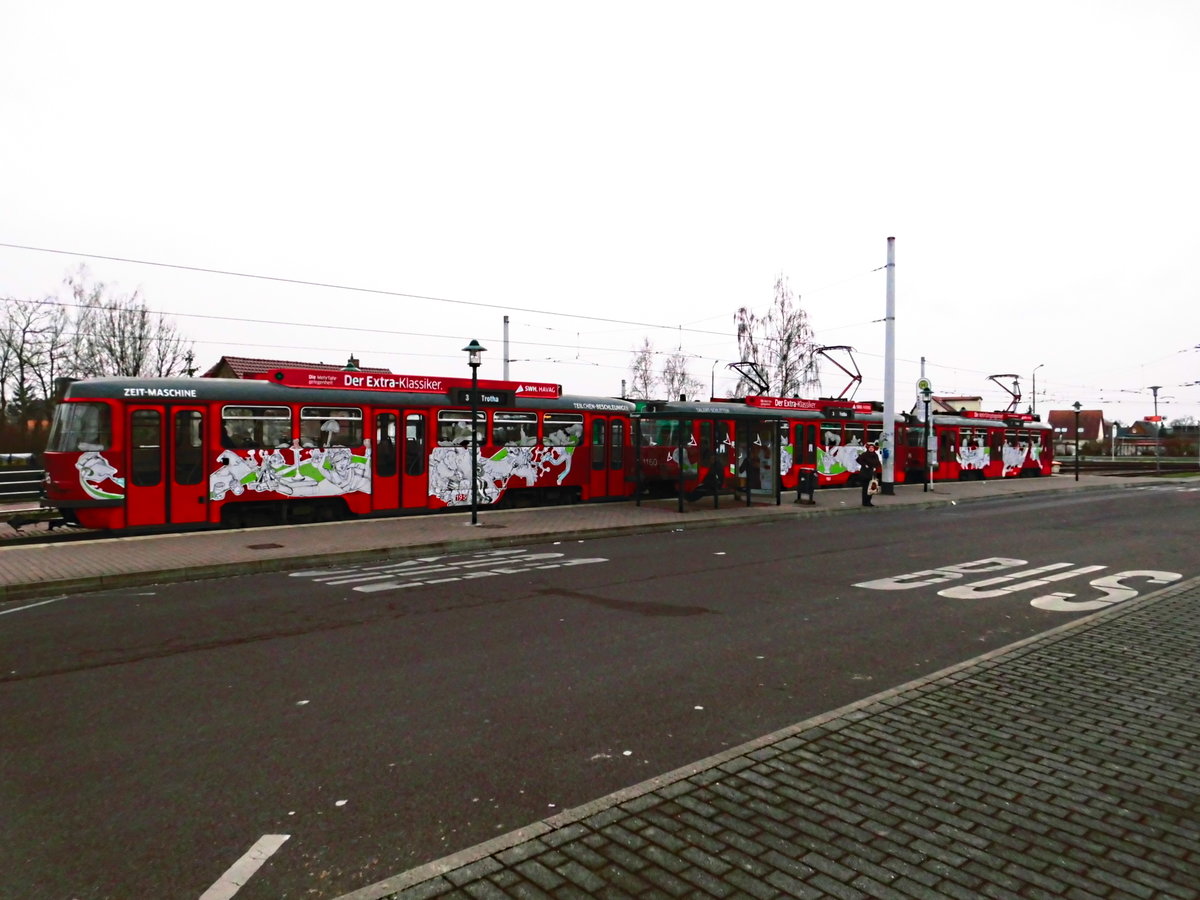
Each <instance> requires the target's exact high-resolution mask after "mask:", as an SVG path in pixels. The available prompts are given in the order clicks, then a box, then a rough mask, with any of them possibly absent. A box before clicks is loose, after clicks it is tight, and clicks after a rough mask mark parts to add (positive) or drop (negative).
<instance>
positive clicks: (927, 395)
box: [921, 388, 933, 494]
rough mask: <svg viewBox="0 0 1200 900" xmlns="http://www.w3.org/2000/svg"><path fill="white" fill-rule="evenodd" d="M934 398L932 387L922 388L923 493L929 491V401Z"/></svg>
mask: <svg viewBox="0 0 1200 900" xmlns="http://www.w3.org/2000/svg"><path fill="white" fill-rule="evenodd" d="M932 399H933V390H932V389H930V388H922V389H921V400H922V402H924V404H925V479H924V482H925V483H924V486H923V487H922V488H921V493H922V494H925V493H928V491H929V471H930V468H929V401H930V400H932Z"/></svg>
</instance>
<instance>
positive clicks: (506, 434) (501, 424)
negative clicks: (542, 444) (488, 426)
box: [492, 412, 537, 447]
mask: <svg viewBox="0 0 1200 900" xmlns="http://www.w3.org/2000/svg"><path fill="white" fill-rule="evenodd" d="M492 443H495V444H499V445H500V446H501V447H533V446H535V445H536V444H537V413H519V412H495V413H492Z"/></svg>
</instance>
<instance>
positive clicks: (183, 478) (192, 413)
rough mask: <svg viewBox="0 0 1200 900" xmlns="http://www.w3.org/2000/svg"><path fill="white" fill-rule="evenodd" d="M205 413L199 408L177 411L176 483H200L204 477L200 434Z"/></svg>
mask: <svg viewBox="0 0 1200 900" xmlns="http://www.w3.org/2000/svg"><path fill="white" fill-rule="evenodd" d="M203 422H204V414H203V413H202V412H200V411H199V410H197V409H186V410H180V411H179V412H177V413H175V483H176V484H199V483H200V482H201V481H202V480H203V479H204V463H203V459H202V458H201V456H200V435H201V434H202V433H203V430H202V427H201V426H202V424H203Z"/></svg>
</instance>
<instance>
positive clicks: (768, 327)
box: [733, 274, 820, 397]
mask: <svg viewBox="0 0 1200 900" xmlns="http://www.w3.org/2000/svg"><path fill="white" fill-rule="evenodd" d="M733 318H734V322H735V323H737V340H738V350H739V351H740V352H741V361H742V362H743V363H751V364H753V365H754V367H755V368H756V369H757V370H758V371H759V372H760V373H762V374H763V375H764V376H765V378H766V380H767V382H768V385H769V393H770V394H772V395H774V396H778V397H789V396H799V395H800V394H801V393H803V392H806V391H808V390H809V389H810V388H813V387H815V386H816V385H817V384H818V383H819V380H820V373H819V370H818V367H817V354H816V341H815V339H814V336H813V330H812V326H811V325H810V324H809V322H808V313H806V312H805V311H804V309H803V308H801V307H800V306H799V305H798V304H797V302H796V298H795V297H794V296H793V295H792V290H791V288H790V287H789V286H788V283H787V279H786V278H785V277H784V276H783V275H782V274H781V275H780V276H779V277H778V278H776V279H775V298H774V300H773V301H772V303H771V306H770V308H769V309H768V310H767V314H766V315H765V316H762V317H761V318H760V317H759V316H758V315H757V314H756V313H755V312H754V311H753V310H752V309H750V308H749V307H746V306H743V307H741V308H740V309H738V311H737V312H736V313H735V314H734V317H733ZM750 386H751V383H750V380H749V379H748V378H746V377H745V375H743V376H742V377H741V378H739V379H738V383H737V387H736V393H737V395H738V396H744V395H745V393H746V391H747V389H748V388H749V387H750Z"/></svg>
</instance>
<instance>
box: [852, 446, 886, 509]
mask: <svg viewBox="0 0 1200 900" xmlns="http://www.w3.org/2000/svg"><path fill="white" fill-rule="evenodd" d="M882 471H883V463H882V462H881V461H880V459H879V454H878V453H876V452H875V445H874V444H867V449H866V450H864V451H863V452H862V453H860V454H858V477H859V478H860V479H861V480H862V505H863V506H874V505H875V504H874V503H872V502H871V496H872V495H873V494H876V493H878V492H879V481H878V479H879V474H880V472H882ZM872 487H874V490H872V489H871V488H872Z"/></svg>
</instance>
